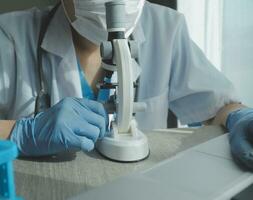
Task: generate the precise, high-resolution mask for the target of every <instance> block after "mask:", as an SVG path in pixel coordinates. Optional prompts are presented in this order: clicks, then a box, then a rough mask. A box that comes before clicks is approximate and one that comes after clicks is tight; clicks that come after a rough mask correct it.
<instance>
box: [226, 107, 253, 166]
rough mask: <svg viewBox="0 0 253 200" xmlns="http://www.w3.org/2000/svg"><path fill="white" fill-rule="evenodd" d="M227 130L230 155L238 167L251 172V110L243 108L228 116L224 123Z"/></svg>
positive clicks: (252, 158) (252, 161)
mask: <svg viewBox="0 0 253 200" xmlns="http://www.w3.org/2000/svg"><path fill="white" fill-rule="evenodd" d="M226 127H227V128H228V130H229V132H230V133H229V142H230V148H231V153H232V155H233V158H234V160H235V161H236V162H237V164H239V166H241V167H243V168H246V169H248V170H251V171H252V170H253V109H251V108H243V109H240V110H237V111H234V112H232V113H230V114H229V116H228V118H227V122H226Z"/></svg>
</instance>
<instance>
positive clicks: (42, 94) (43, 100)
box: [34, 2, 139, 116]
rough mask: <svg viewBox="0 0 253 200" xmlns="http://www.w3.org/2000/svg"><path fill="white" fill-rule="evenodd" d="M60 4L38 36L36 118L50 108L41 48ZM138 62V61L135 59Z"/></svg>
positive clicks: (45, 21) (42, 25) (44, 22)
mask: <svg viewBox="0 0 253 200" xmlns="http://www.w3.org/2000/svg"><path fill="white" fill-rule="evenodd" d="M60 5H61V3H60V2H59V3H58V4H57V5H56V6H55V7H54V8H53V9H52V10H51V11H50V12H49V13H48V15H47V16H45V18H44V19H43V20H42V24H41V29H40V34H39V40H38V45H37V60H38V78H39V93H38V95H37V96H36V100H35V110H34V116H36V115H37V114H38V113H40V112H43V111H45V110H46V109H48V108H49V107H50V106H51V102H50V95H49V93H48V91H47V89H46V84H45V83H46V80H45V76H44V73H43V65H42V55H43V49H42V47H41V45H42V42H43V39H44V38H45V35H46V33H47V30H48V27H49V25H50V23H51V21H52V19H53V17H54V15H55V13H56V12H57V10H58V8H59V7H60ZM136 61H137V62H138V59H136ZM138 84H139V79H138V80H137V82H136V85H138ZM137 96H138V87H136V91H135V99H137Z"/></svg>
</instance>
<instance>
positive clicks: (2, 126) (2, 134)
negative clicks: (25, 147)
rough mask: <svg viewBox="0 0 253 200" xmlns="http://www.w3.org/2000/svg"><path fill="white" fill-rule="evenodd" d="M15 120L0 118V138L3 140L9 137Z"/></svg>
mask: <svg viewBox="0 0 253 200" xmlns="http://www.w3.org/2000/svg"><path fill="white" fill-rule="evenodd" d="M15 122H16V121H13V120H0V139H2V140H3V139H4V140H5V139H8V138H9V137H10V134H11V130H12V128H13V126H14V124H15Z"/></svg>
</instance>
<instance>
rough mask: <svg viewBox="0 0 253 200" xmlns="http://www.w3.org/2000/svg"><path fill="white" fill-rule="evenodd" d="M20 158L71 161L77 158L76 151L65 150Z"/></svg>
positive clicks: (20, 158)
mask: <svg viewBox="0 0 253 200" xmlns="http://www.w3.org/2000/svg"><path fill="white" fill-rule="evenodd" d="M18 159H19V160H25V161H32V162H34V161H36V162H70V161H73V160H75V159H76V152H65V153H61V154H57V155H50V156H41V157H19V158H18Z"/></svg>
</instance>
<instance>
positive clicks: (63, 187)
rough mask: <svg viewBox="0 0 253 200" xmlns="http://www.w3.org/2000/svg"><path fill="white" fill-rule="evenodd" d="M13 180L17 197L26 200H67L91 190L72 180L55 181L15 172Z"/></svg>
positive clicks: (89, 187)
mask: <svg viewBox="0 0 253 200" xmlns="http://www.w3.org/2000/svg"><path fill="white" fill-rule="evenodd" d="M15 180H16V181H15V182H16V191H17V195H18V196H20V197H22V198H23V199H26V200H35V199H36V200H45V199H47V200H50V199H53V200H58V199H59V200H62V199H68V198H70V197H73V196H76V195H77V194H80V193H83V192H85V191H87V190H91V189H92V188H93V187H92V186H88V185H86V184H85V183H75V182H74V180H73V182H70V181H63V180H56V179H52V178H49V177H41V176H36V175H30V174H25V173H20V172H15ZM38 188H39V189H38Z"/></svg>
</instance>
